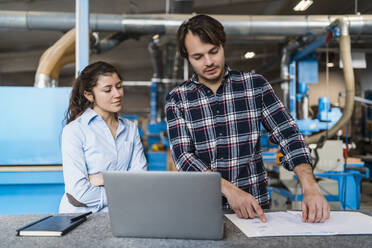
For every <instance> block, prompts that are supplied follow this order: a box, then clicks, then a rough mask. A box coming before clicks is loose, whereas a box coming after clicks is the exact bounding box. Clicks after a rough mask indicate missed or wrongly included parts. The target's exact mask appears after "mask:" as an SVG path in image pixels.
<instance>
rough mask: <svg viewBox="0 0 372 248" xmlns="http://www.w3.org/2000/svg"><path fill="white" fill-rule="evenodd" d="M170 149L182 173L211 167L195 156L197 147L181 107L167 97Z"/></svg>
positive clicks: (166, 108) (166, 107)
mask: <svg viewBox="0 0 372 248" xmlns="http://www.w3.org/2000/svg"><path fill="white" fill-rule="evenodd" d="M165 110H166V121H167V129H168V136H169V141H170V148H171V152H172V156H173V160H174V162H175V165H176V167H177V169H178V170H180V171H206V170H208V169H209V168H210V167H209V166H208V165H206V164H205V163H204V162H203V161H201V160H200V159H199V158H198V156H197V155H196V154H195V146H194V144H193V141H192V139H191V135H190V132H189V130H188V127H187V125H186V121H185V119H184V118H183V116H182V114H181V111H180V110H179V106H178V105H177V104H176V103H175V101H174V100H173V99H172V98H171V97H170V95H168V96H167V103H166V106H165Z"/></svg>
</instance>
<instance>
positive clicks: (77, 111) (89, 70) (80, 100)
mask: <svg viewBox="0 0 372 248" xmlns="http://www.w3.org/2000/svg"><path fill="white" fill-rule="evenodd" d="M112 73H116V74H117V75H118V77H119V79H120V80H122V77H121V76H120V74H119V72H118V70H117V69H116V68H115V67H114V66H112V65H110V64H109V63H106V62H102V61H98V62H95V63H92V64H90V65H88V66H87V67H85V68H84V70H82V71H81V73H80V75H79V76H78V77H77V78H76V79H75V81H74V82H73V84H72V92H71V97H70V103H69V106H68V110H67V113H66V124H68V123H70V122H71V121H73V120H75V119H76V118H77V117H79V116H80V115H81V114H82V113H83V112H84V111H85V110H86V109H87V108H88V107H91V108H92V107H93V103H91V102H89V101H88V99H86V98H85V96H84V91H87V92H91V93H92V94H93V91H92V89H93V87H94V86H96V84H97V80H98V77H99V76H101V75H104V76H107V75H111V74H112ZM93 96H94V95H93Z"/></svg>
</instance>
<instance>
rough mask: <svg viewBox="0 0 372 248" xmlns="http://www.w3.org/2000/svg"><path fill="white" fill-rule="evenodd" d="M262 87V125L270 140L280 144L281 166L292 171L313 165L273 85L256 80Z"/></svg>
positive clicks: (263, 80)
mask: <svg viewBox="0 0 372 248" xmlns="http://www.w3.org/2000/svg"><path fill="white" fill-rule="evenodd" d="M256 80H257V81H258V82H257V83H259V84H261V85H262V87H261V89H262V92H261V94H262V124H263V126H264V127H265V129H266V130H267V131H268V132H269V134H270V140H271V141H272V142H273V143H275V144H279V146H280V148H281V151H282V152H283V155H284V156H283V157H282V158H281V161H280V162H281V164H282V165H283V166H284V167H285V168H286V169H288V170H290V171H292V170H293V169H294V167H295V166H297V165H300V164H302V163H308V164H310V165H311V164H312V159H311V156H310V150H309V148H308V147H307V146H306V144H305V141H304V139H303V136H302V134H301V133H300V132H299V130H298V127H297V125H296V122H295V120H294V119H293V117H292V116H291V115H290V113H289V112H288V110H287V109H286V108H285V107H284V105H283V104H282V102H281V101H280V100H279V98H278V97H277V96H276V95H275V93H274V90H273V89H272V87H271V85H270V84H269V83H268V82H267V81H266V79H265V78H264V77H262V76H258V78H256Z"/></svg>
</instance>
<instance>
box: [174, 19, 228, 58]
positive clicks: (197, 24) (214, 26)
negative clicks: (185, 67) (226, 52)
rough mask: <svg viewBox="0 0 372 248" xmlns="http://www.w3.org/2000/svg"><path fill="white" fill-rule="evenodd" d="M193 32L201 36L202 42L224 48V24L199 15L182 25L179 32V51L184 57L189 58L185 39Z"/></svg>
mask: <svg viewBox="0 0 372 248" xmlns="http://www.w3.org/2000/svg"><path fill="white" fill-rule="evenodd" d="M189 31H191V32H192V33H193V34H194V35H197V36H199V38H200V40H202V41H203V42H205V43H210V44H213V45H216V46H220V45H222V46H224V45H225V41H226V34H225V31H224V28H223V26H222V24H221V23H220V22H219V21H217V20H216V19H214V18H212V17H210V16H207V15H197V16H194V17H192V18H190V19H189V20H187V21H185V22H184V23H182V25H181V26H180V27H179V28H178V31H177V40H178V49H179V52H180V54H181V56H182V57H184V58H186V59H187V58H188V54H187V50H186V46H185V38H186V35H187V33H188V32H189Z"/></svg>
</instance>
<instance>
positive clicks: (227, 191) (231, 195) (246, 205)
mask: <svg viewBox="0 0 372 248" xmlns="http://www.w3.org/2000/svg"><path fill="white" fill-rule="evenodd" d="M221 186H222V193H223V195H224V196H225V197H226V198H227V201H228V202H229V205H230V207H231V208H232V209H233V210H234V211H235V213H236V215H237V216H238V217H239V218H244V219H248V218H249V219H253V218H255V217H256V216H258V217H259V218H260V220H261V221H262V222H266V217H265V214H264V212H263V210H262V208H261V207H260V205H259V204H258V202H257V200H256V199H255V198H254V197H253V196H252V195H251V194H249V193H247V192H245V191H243V190H241V189H239V188H238V187H236V186H235V185H233V184H231V183H230V182H228V181H226V180H225V179H221Z"/></svg>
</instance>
